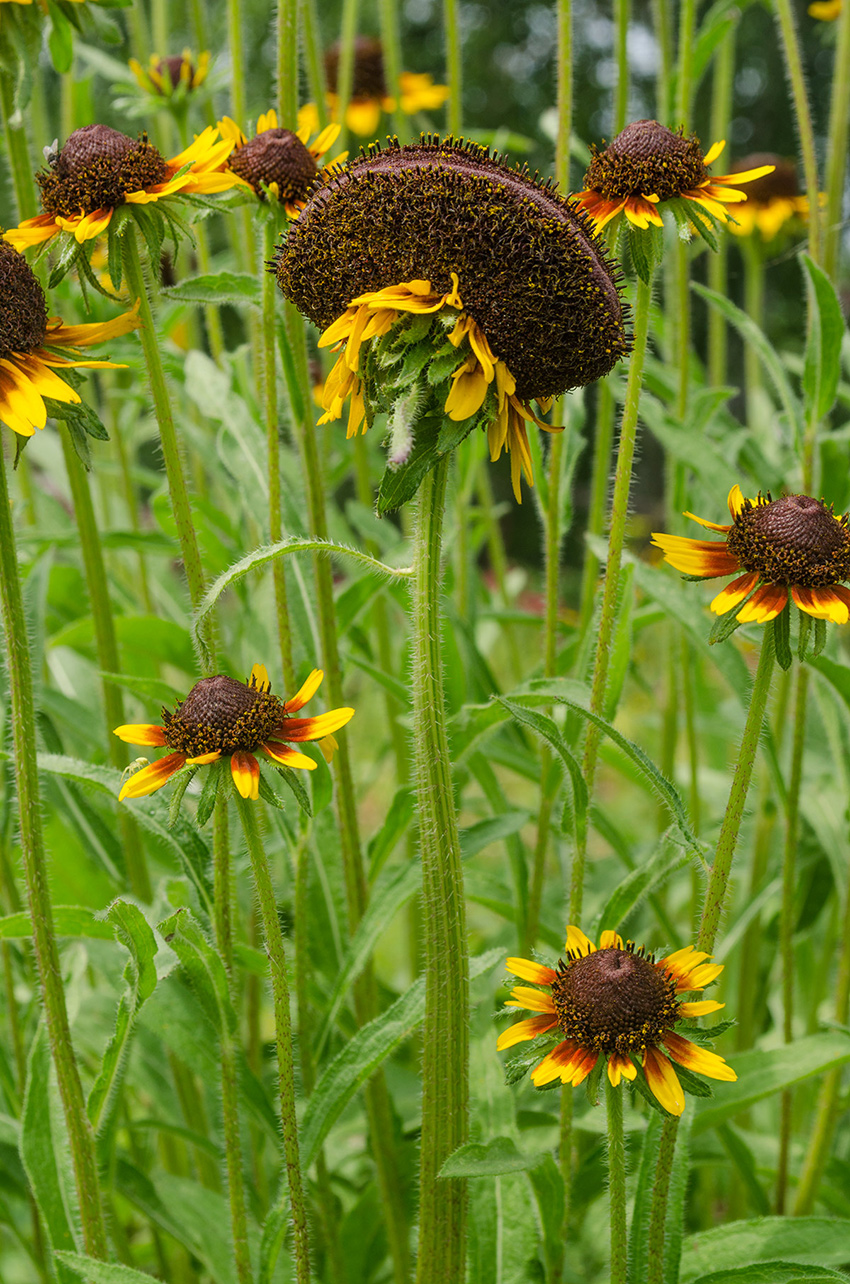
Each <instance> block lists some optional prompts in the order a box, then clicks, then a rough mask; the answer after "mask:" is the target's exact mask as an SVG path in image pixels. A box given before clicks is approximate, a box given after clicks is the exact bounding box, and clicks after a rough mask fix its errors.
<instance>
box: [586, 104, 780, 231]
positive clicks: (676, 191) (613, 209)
mask: <svg viewBox="0 0 850 1284" xmlns="http://www.w3.org/2000/svg"><path fill="white" fill-rule="evenodd" d="M725 146H726V144H725V142H719V143H714V144H713V145H712V146H711V147H710V148H709V150H708V151H707V152H706V154H705V155H703V152H702V148H701V146H700V142H699V139H698V138H697V137H696V135H693V134H692V135H691V137H690V138H685V136H684V133H683V131H681V130H680V131H679V132H677V133H674V132H673V130H672V129H668V128H667V127H666V125H660V124H659V123H658V121H657V120H636V121H633V122H632V123H631V124H630V125H627V126H626V128H625V129H624V130H623V131H622V133H620V134H618V135H617V137H616V138H615V139H614V141H613V142H612V143H610V144H609V145H608V147H606V148H605V150H604V151H599V149H598V148H596V147H595V146H594V147H593V159H592V160H591V162H590V167H589V169H588V171H587V173H586V174H585V177H584V190H583V191H581V192H579V193H578V196H577V200H578V202H579V204H580V205H581V206H582V208H583V209H585V210H586V211H587V213H588V214H589V215H590V217H591V218H592V219H593V221H594V223H595V224H596V226H597V228H603V227H604V226H605V225H606V223H610V222H611V220H612V219H614V218H616V217H617V215H618V214H624V215H625V217H626V218H627V219H628V221H629V222H630V223H631V224H632V225H633V226H634V227H637V228H641V229H645V228H647V227H648V226H649V224H650V223H654V224H655V225H656V226H658V227H661V226H663V221H662V218H661V213H660V210H659V206H661V205H663V204H664V202H665V201H671V200H677V199H678V200H683V201H693V202H695V203H696V204H697V205H699V206H702V208H703V209H704V210H706V211H707V212H708V213H709V214H711V215H712V216H713V217H714V218H717V219H719V220H720V222H724V223H725V222H727V221H728V219H729V214H728V212H727V210H726V205H727V204H734V203H736V202H739V201H745V200H746V199H747V196H746V193H745V192H740V191H738V190H737V186H738V185H739V184H742V183H749V182H752V181H753V179H757V178H760V177H762V176H763V175H765V174H769V173H770V172H771V170H772V168H773V166H772V165H758V166H756V167H755V168H754V169H751V170H749V171H744V172H739V173H737V174H723V175H719V176H718V175H712V174H709V172H708V166H709V165H711V164H712V162H713V161H715V160H716V159H717V157H718V156H719V155H720V153H721V152H722V151H723V148H724V147H725Z"/></svg>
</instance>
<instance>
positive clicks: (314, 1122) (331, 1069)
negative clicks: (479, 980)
mask: <svg viewBox="0 0 850 1284" xmlns="http://www.w3.org/2000/svg"><path fill="white" fill-rule="evenodd" d="M503 958H504V951H503V950H500V949H499V950H489V951H488V952H487V953H486V954H481V955H479V956H478V958H473V959H470V961H469V976H470V980H473V979H474V978H475V977H477V976H481V975H483V974H484V973H485V972H489V971H490V969H491V968H492V967H495V965H496V964H497V963H498V962H500V961H501V960H502V959H503ZM424 1017H425V980H424V978H423V977H420V978H419V980H417V981H414V983H413V985H411V987H410V989H409V990H407V991H406V992H405V993H404V994H403V995H402V996H401V998H400V999H397V1000H396V1002H395V1003H394V1004H393V1005H392V1007H389V1008H387V1010H386V1012H382V1013H381V1015H380V1016H379V1017H376V1018H375V1020H374V1021H370V1022H369V1024H368V1025H364V1026H363V1027H362V1029H360V1030H358V1032H357V1034H356V1035H355V1036H354V1038H353V1039H350V1040H349V1042H348V1043H347V1044H346V1045H345V1047H344V1048H343V1049H342V1051H341V1052H339V1053H338V1054H337V1056H336V1057H334V1059H333V1061H332V1062H331V1063H330V1065H329V1066H328V1067H327V1069H326V1070H325V1071H324V1073H323V1074H322V1077H321V1078H320V1080H319V1082H318V1083H317V1084H316V1087H315V1089H314V1090H313V1094H312V1096H311V1097H310V1100H309V1102H308V1104H307V1109H306V1111H305V1112H304V1118H303V1120H302V1124H301V1164H302V1167H303V1168H304V1169H305V1170H306V1169H308V1168H309V1167H310V1165H311V1164H312V1163H314V1162H315V1159H316V1155H317V1154H318V1152H319V1149H320V1147H321V1145H322V1143H323V1142H324V1140H325V1137H326V1136H327V1135H328V1133H329V1131H330V1129H331V1128H332V1127H333V1125H334V1123H335V1122H336V1121H337V1119H338V1118H339V1116H340V1115H341V1114H342V1112H343V1110H344V1109H345V1107H346V1106H347V1105H348V1103H349V1101H350V1100H351V1098H352V1097H353V1096H354V1094H355V1092H357V1090H358V1088H360V1087H362V1085H363V1084H364V1083H365V1082H366V1081H367V1079H369V1077H370V1076H371V1075H372V1074H373V1073H374V1071H375V1070H376V1069H377V1068H378V1066H379V1065H380V1064H381V1063H382V1062H383V1061H384V1060H385V1059H386V1058H387V1057H388V1056H389V1055H390V1054H391V1053H392V1052H393V1051H394V1050H395V1049H396V1048H397V1047H398V1045H399V1044H400V1043H403V1042H404V1040H405V1039H407V1038H409V1037H410V1035H411V1034H412V1033H413V1031H414V1030H415V1029H416V1028H417V1026H418V1025H419V1024H420V1023H421V1022H422V1021H423V1020H424Z"/></svg>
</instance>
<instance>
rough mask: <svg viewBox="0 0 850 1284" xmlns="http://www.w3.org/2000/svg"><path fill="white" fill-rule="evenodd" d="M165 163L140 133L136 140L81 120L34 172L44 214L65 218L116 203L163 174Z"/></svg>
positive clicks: (110, 207) (161, 177)
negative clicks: (55, 153)
mask: <svg viewBox="0 0 850 1284" xmlns="http://www.w3.org/2000/svg"><path fill="white" fill-rule="evenodd" d="M166 173H167V165H166V163H165V160H164V159H163V157H162V155H161V154H160V152H158V151H157V149H156V148H155V147H154V146H153V145H152V144H151V143H149V142H148V138H147V135H146V134H141V135H140V136H139V138H138V140H137V141H134V140H133V139H132V138H128V137H127V135H126V134H122V133H120V132H119V131H118V130H117V129H110V128H109V127H108V126H106V125H84V126H83V127H82V128H81V129H75V130H74V132H73V134H71V135H70V137H69V138H68V140H67V142H66V143H65V146H64V147H63V148H62V150H61V152H60V153H59V155H58V156H57V157H56V159H55V160H54V161H53V162H52V164H51V167H50V169H48V170H46V171H42V172H41V173H39V174H36V182H37V183H38V185H39V187H40V189H41V203H42V206H43V208H44V212H45V213H46V214H53V215H57V214H58V215H59V216H60V217H62V218H71V217H73V216H74V215H77V214H79V213H80V212H81V211H82V213H83V214H91V213H92V212H93V211H94V210H101V209H113V208H114V207H115V206H116V205H122V204H123V203H124V198H125V196H126V195H127V193H128V192H140V191H142V190H143V189H144V188H147V187H151V186H153V185H154V184H155V183H161V182H162V181H163V180H164V178H165V177H166Z"/></svg>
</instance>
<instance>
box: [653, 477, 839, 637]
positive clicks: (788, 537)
mask: <svg viewBox="0 0 850 1284" xmlns="http://www.w3.org/2000/svg"><path fill="white" fill-rule="evenodd" d="M728 503H729V512H730V514H731V517H732V522H731V524H730V525H728V526H721V525H718V524H716V523H715V522H709V521H706V520H705V519H704V518H702V517H695V516H694V514H693V513H686V514H685V516H686V517H690V518H691V520H692V521H695V522H699V524H700V526H706V527H708V529H709V530H712V531H717V532H718V533H719V534H721V535H724V536H725V539H724V540H698V539H687V538H685V537H684V536H680V535H663V534H654V535H653V536H652V542H653V544H655V545H656V547H657V548H661V549H663V550H664V558H665V560H666V561H668V562H669V563H670V565H671V566H675V568H676V570H678V571H683V572H684V573H685V574H686V575H692V576H698V577H701V578H704V579H715V578H717V577H718V576H721V575H732V574H734V573H735V572H736V571H744V572H745V573H744V574H743V575H739V576H738V577H737V578H736V579H734V580H733V581H732V583H731V584H727V586H726V588H724V589H723V590H722V592H720V593H718V595H717V597H716V598H715V599H714V601H713V602H712V603H711V609H712V611H714V613H715V615H725V614H726V613H727V612H728V611H731V610H733V609H735V608H739V609H738V610H737V611H736V616H737V619H738V622H739V623H740V624H748V623H755V624H764V623H766V622H767V621H768V620H773V619H776V617H777V616H778V615H779V614H780V613H781V612H782V611H783V610H784V609H785V607H786V605H787V603H788V596H789V593H790V596H791V600H792V601H793V602H794V604H795V605H796V606H798V607H799V609H800V610H801V611H804V612H805V613H806V614H807V615H811V616H813V617H814V619H816V620H832V621H834V622H835V623H836V624H846V623H847V621H848V620H850V589H847V588H845V587H844V584H845V583H846V581H848V580H850V529H848V515H847V514H846V513H845V514H844V515H843V516H842V517H836V516H835V514H834V512H833V511H832V506H831V505H827V504H825V503H824V501H823V500H820V499H813V498H812V496H811V495H786V496H784V497H783V498H782V499H772V498H771V495H770V492H769V491H768V493H767V495H762V494H761V493H759V494H758V495H757V496H756V498H755V499H745V498H744V496H743V494H742V493H741V488H740V486H733V487H732V489H731V491H730V492H729V500H728Z"/></svg>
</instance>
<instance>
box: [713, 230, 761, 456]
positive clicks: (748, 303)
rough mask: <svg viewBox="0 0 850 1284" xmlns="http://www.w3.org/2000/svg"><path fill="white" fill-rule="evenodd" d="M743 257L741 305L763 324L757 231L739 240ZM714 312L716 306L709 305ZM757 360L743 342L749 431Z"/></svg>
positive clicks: (754, 415) (754, 412)
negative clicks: (742, 294) (742, 295)
mask: <svg viewBox="0 0 850 1284" xmlns="http://www.w3.org/2000/svg"><path fill="white" fill-rule="evenodd" d="M741 250H742V253H743V257H744V307H745V311H746V313H747V316H748V317H751V318H752V320H753V321H755V323H756V325H757V326H758V327H759V328H760V329H761V328H763V327H764V248H763V246H762V242H761V238H760V236H759V235H758V233H755V232H754V233H753V235H752V236H748V237H746V238H745V239H744V241H743V242H742V244H741ZM711 311H712V312H716V311H717V309H716V308H712V309H711ZM762 386H763V385H762V374H761V362H760V361H759V358H758V354H757V353H756V351H755V349H754V348H753V346H752V344H750V343H747V344H745V345H744V387H745V390H746V398H747V423H748V425H749V427H750V431H751V432H752V431H753V430H754V428H755V427H756V424H757V422H758V409H759V398H760V394H761V390H762Z"/></svg>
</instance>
